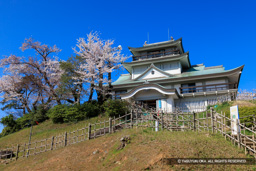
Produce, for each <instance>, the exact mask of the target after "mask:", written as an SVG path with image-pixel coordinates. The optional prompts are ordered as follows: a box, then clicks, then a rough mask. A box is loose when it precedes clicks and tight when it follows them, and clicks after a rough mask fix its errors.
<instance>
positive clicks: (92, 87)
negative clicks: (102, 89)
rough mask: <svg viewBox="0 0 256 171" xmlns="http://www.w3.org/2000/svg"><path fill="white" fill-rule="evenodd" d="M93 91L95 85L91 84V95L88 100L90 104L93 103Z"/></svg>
mask: <svg viewBox="0 0 256 171" xmlns="http://www.w3.org/2000/svg"><path fill="white" fill-rule="evenodd" d="M93 90H94V84H93V83H91V87H90V95H89V99H88V101H89V102H91V101H92V95H93Z"/></svg>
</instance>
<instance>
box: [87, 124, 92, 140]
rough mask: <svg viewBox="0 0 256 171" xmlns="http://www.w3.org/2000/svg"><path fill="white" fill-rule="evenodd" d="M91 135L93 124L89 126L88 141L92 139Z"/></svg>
mask: <svg viewBox="0 0 256 171" xmlns="http://www.w3.org/2000/svg"><path fill="white" fill-rule="evenodd" d="M91 133H92V125H91V123H89V125H88V140H90V139H91Z"/></svg>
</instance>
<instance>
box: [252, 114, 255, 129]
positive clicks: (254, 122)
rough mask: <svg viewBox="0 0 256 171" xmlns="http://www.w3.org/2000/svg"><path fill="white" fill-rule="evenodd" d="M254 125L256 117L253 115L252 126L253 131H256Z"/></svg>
mask: <svg viewBox="0 0 256 171" xmlns="http://www.w3.org/2000/svg"><path fill="white" fill-rule="evenodd" d="M254 125H255V115H253V124H252V130H253V131H254Z"/></svg>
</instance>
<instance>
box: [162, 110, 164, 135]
mask: <svg viewBox="0 0 256 171" xmlns="http://www.w3.org/2000/svg"><path fill="white" fill-rule="evenodd" d="M161 117H162V118H161V123H162V131H163V130H164V112H163V111H162V112H161Z"/></svg>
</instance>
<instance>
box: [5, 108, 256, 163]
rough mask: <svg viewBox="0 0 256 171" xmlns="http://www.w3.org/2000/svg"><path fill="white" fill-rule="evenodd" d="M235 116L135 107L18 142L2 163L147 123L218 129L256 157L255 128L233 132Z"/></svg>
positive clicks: (160, 126)
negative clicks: (135, 108) (94, 121)
mask: <svg viewBox="0 0 256 171" xmlns="http://www.w3.org/2000/svg"><path fill="white" fill-rule="evenodd" d="M231 122H232V120H231V119H230V118H228V117H226V116H225V114H222V113H217V112H215V111H214V110H213V108H211V109H210V110H207V111H204V112H199V113H195V112H186V113H184V112H180V111H177V112H173V113H167V112H164V111H156V110H150V111H142V110H132V111H131V112H130V113H127V114H125V115H123V116H119V117H114V118H109V120H107V121H103V122H97V123H93V124H91V123H90V124H88V125H85V126H84V127H83V128H80V129H76V130H74V131H72V132H64V133H63V134H60V135H58V136H52V137H50V138H46V139H42V140H40V141H34V142H31V143H30V144H28V143H24V144H18V145H16V146H13V147H11V148H6V149H2V150H0V161H1V163H7V162H9V161H12V160H17V159H18V158H22V157H29V156H31V155H37V154H40V153H43V152H46V151H51V150H55V149H58V148H63V147H66V146H69V145H71V144H75V143H78V142H82V141H86V140H90V139H94V138H97V137H100V136H104V135H106V134H109V133H114V132H116V131H119V130H121V129H123V128H132V127H136V128H139V127H148V128H152V130H158V131H162V130H164V129H166V130H169V131H188V130H191V131H198V132H202V131H208V132H211V133H219V134H221V135H223V137H225V139H227V140H231V141H232V142H233V143H234V144H236V145H238V146H239V147H243V148H244V149H245V152H246V153H250V154H252V155H254V156H255V157H256V137H255V133H256V132H255V131H254V129H252V128H248V127H246V126H245V124H246V123H239V121H237V123H238V125H237V126H238V127H240V130H241V131H238V135H233V134H232V131H234V130H232V128H231V126H230V124H231Z"/></svg>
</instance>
